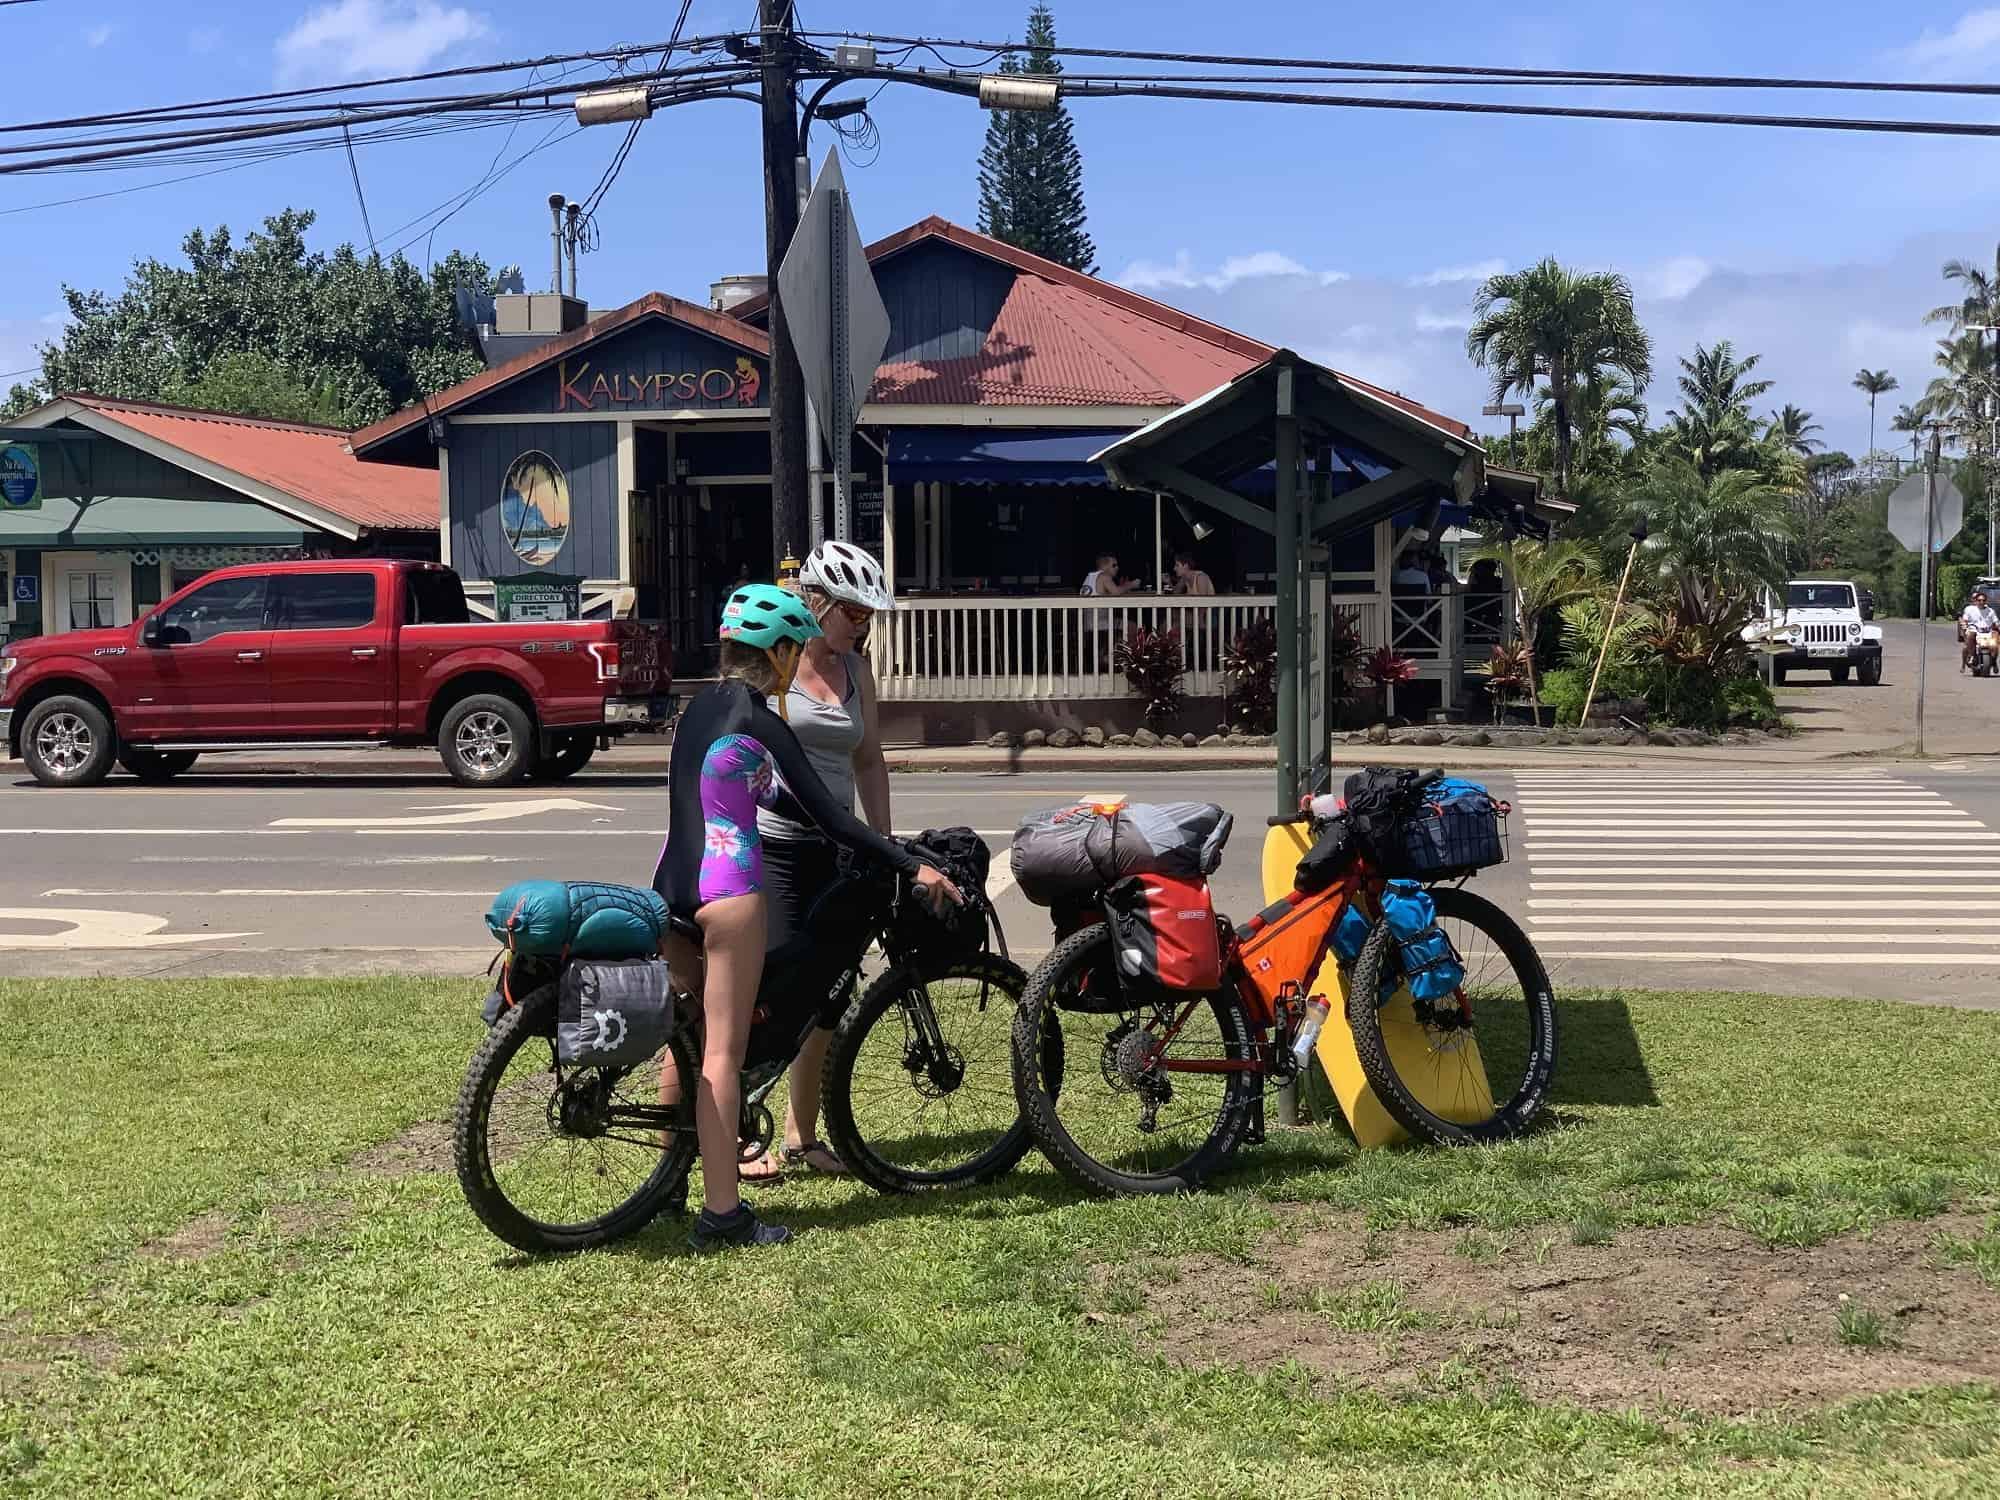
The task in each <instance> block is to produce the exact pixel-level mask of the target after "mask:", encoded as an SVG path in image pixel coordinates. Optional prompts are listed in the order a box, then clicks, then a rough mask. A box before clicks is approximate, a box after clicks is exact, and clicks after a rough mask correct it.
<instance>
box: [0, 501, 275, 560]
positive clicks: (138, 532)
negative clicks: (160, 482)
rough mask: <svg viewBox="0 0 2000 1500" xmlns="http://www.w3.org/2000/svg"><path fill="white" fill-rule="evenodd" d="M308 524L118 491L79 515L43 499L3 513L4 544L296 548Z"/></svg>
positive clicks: (246, 509)
mask: <svg viewBox="0 0 2000 1500" xmlns="http://www.w3.org/2000/svg"><path fill="white" fill-rule="evenodd" d="M305 538H306V528H305V527H303V526H301V525H300V524H299V523H298V522H297V521H294V520H293V519H292V518H291V517H289V516H283V515H280V514H279V513H278V512H276V511H274V510H271V509H269V508H267V507H265V506H262V505H259V504H257V503H256V502H255V501H251V500H243V501H232V500H160V499H155V498H152V497H150V496H138V495H114V496H110V497H108V498H106V499H103V500H93V501H92V502H91V503H90V504H89V505H87V506H85V507H84V510H83V514H82V516H81V518H79V517H78V515H77V507H76V502H75V501H73V500H44V501H43V502H42V508H41V509H40V510H9V511H0V547H75V548H80V549H83V550H86V551H93V550H94V551H106V550H116V549H119V548H131V547H162V546H218V545H224V544H229V545H236V546H255V547H296V546H298V545H300V544H301V543H302V542H304V540H305Z"/></svg>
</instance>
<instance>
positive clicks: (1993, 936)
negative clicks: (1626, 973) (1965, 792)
mask: <svg viewBox="0 0 2000 1500" xmlns="http://www.w3.org/2000/svg"><path fill="white" fill-rule="evenodd" d="M1537 930H1538V931H1539V929H1537ZM1561 937H1562V940H1563V941H1564V942H1575V941H1577V940H1578V939H1580V938H1589V939H1591V940H1593V941H1595V942H1603V943H1643V942H1654V943H1740V942H1742V941H1743V933H1742V930H1741V929H1737V930H1736V931H1733V932H1702V931H1684V932H1679V931H1677V932H1661V931H1658V930H1649V931H1645V932H1618V931H1609V932H1564V933H1562V934H1561ZM1757 940H1758V941H1759V942H1764V943H1845V944H1848V945H1850V946H1852V945H1854V944H1857V943H1905V944H1907V943H1937V944H1940V945H1942V946H1945V947H1959V948H1972V947H1982V948H1994V947H2000V933H1991V932H1987V933H1980V934H1977V935H1974V936H1962V935H1960V934H1957V933H1945V932H1914V933H1902V932H1864V933H1859V934H1853V935H1845V934H1842V933H1838V932H1759V933H1758V934H1757ZM1622 956H1623V955H1620V954H1606V955H1605V957H1607V958H1615V957H1622ZM1690 957H1691V958H1696V959H1698V958H1699V955H1690Z"/></svg>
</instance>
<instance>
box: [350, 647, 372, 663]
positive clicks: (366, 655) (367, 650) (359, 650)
mask: <svg viewBox="0 0 2000 1500" xmlns="http://www.w3.org/2000/svg"><path fill="white" fill-rule="evenodd" d="M353 654H354V655H355V656H356V657H358V658H360V659H361V660H363V661H373V660H374V659H375V648H374V647H373V646H356V647H355V648H354V651H353Z"/></svg>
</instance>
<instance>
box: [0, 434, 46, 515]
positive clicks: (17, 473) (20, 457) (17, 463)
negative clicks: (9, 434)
mask: <svg viewBox="0 0 2000 1500" xmlns="http://www.w3.org/2000/svg"><path fill="white" fill-rule="evenodd" d="M41 508H42V466H41V464H40V462H39V461H38V460H37V458H36V455H35V450H34V448H33V446H32V445H30V444H27V443H9V444H7V446H6V447H4V448H0V510H40V509H41Z"/></svg>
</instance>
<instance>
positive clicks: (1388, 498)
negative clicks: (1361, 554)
mask: <svg viewBox="0 0 2000 1500" xmlns="http://www.w3.org/2000/svg"><path fill="white" fill-rule="evenodd" d="M1434 482H1435V481H1433V480H1432V479H1431V478H1430V477H1429V476H1428V475H1425V474H1420V473H1418V472H1417V471H1416V470H1415V469H1409V468H1405V469H1397V470H1396V471H1395V472H1393V473H1389V474H1384V475H1383V476H1382V477H1381V478H1380V479H1371V480H1369V481H1368V482H1367V483H1366V484H1364V485H1361V486H1359V487H1358V488H1355V489H1351V490H1349V491H1348V492H1347V493H1346V494H1344V495H1335V496H1334V497H1333V498H1332V499H1331V500H1322V501H1321V502H1320V503H1319V504H1317V505H1315V506H1314V507H1313V508H1312V535H1313V536H1315V537H1320V536H1324V535H1326V534H1328V533H1330V532H1332V531H1333V530H1334V529H1335V528H1336V527H1338V528H1339V529H1340V530H1341V531H1342V532H1347V531H1352V530H1355V529H1357V528H1356V525H1355V523H1356V521H1357V520H1361V521H1365V522H1371V523H1372V522H1374V521H1377V520H1379V519H1381V518H1380V517H1379V516H1364V515H1363V512H1365V511H1369V510H1373V509H1376V508H1378V507H1383V506H1394V505H1395V504H1396V503H1398V502H1399V501H1401V500H1403V499H1404V498H1406V497H1407V496H1410V495H1413V494H1415V493H1417V492H1418V491H1420V490H1423V489H1425V488H1427V487H1429V486H1430V485H1431V484H1432V483H1434Z"/></svg>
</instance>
